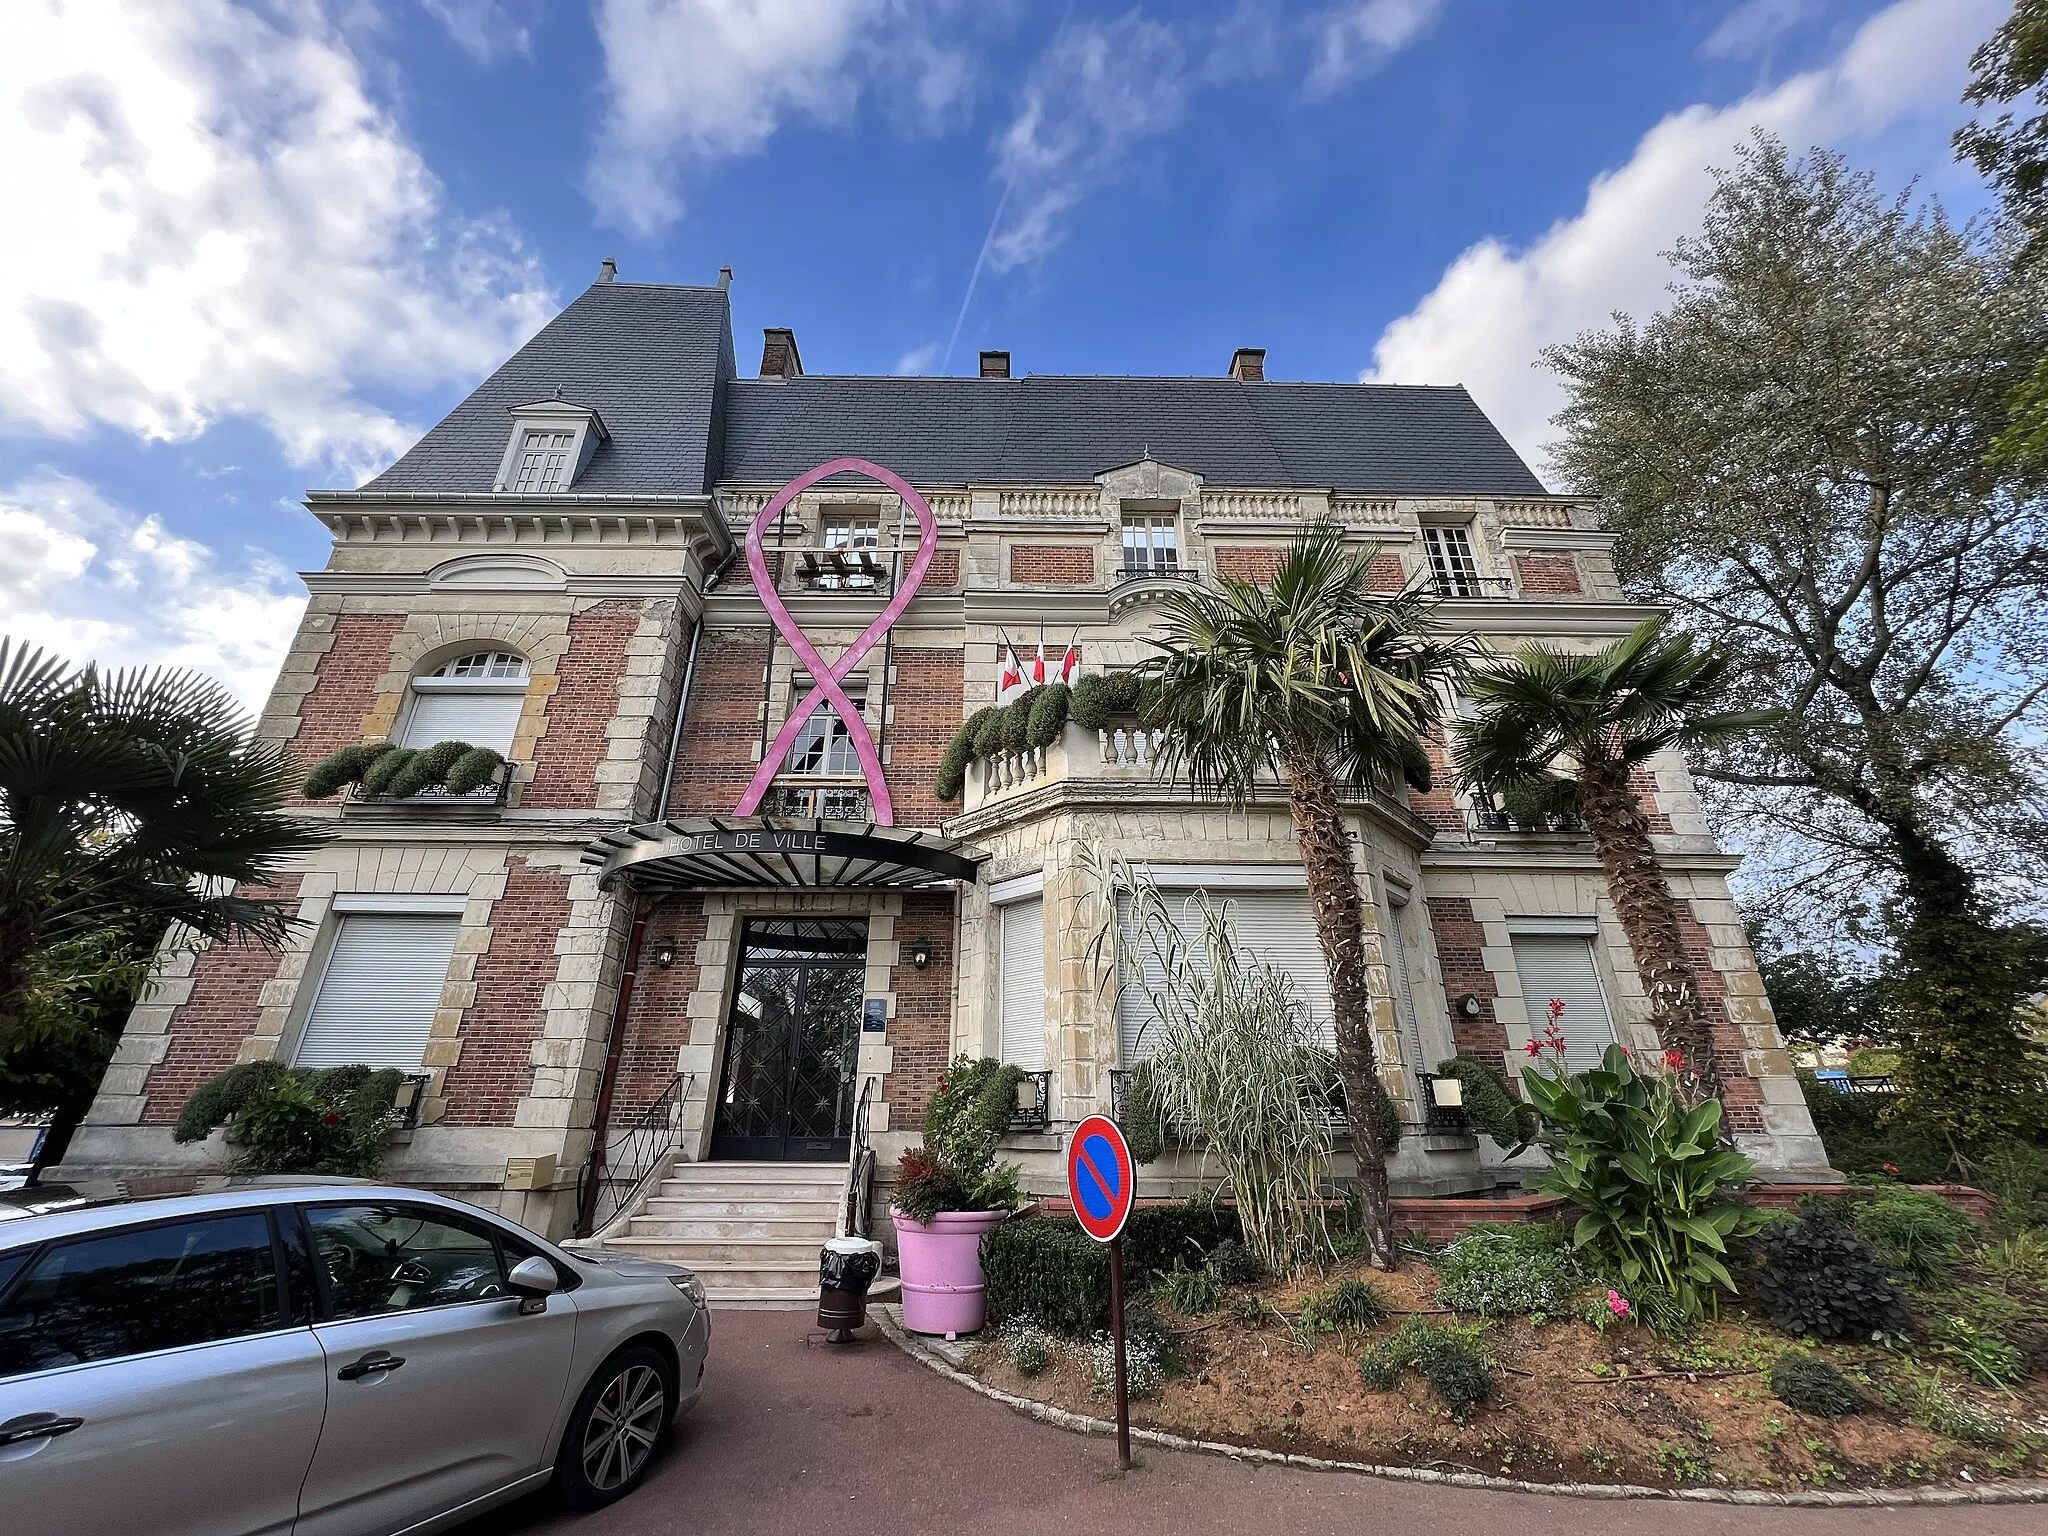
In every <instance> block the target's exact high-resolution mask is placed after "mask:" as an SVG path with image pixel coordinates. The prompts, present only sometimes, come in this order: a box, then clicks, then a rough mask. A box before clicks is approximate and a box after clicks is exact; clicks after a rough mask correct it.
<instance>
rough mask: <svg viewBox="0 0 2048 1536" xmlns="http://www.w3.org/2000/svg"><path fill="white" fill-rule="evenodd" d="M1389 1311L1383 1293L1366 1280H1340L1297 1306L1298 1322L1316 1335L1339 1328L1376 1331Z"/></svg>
mask: <svg viewBox="0 0 2048 1536" xmlns="http://www.w3.org/2000/svg"><path fill="white" fill-rule="evenodd" d="M1390 1310H1391V1309H1390V1308H1389V1306H1388V1304H1387V1295H1386V1292H1384V1291H1382V1290H1381V1289H1380V1288H1379V1287H1378V1286H1377V1285H1375V1284H1374V1283H1373V1282H1372V1281H1370V1280H1359V1279H1354V1280H1342V1281H1339V1282H1338V1283H1337V1284H1336V1285H1333V1286H1331V1287H1330V1288H1329V1289H1328V1290H1326V1291H1317V1292H1315V1293H1314V1294H1313V1295H1311V1296H1309V1297H1308V1298H1307V1299H1306V1300H1305V1301H1303V1302H1302V1304H1301V1321H1302V1323H1303V1325H1304V1326H1305V1327H1308V1328H1310V1329H1312V1330H1314V1331H1316V1332H1319V1333H1331V1332H1334V1331H1336V1330H1337V1329H1340V1328H1377V1327H1378V1326H1379V1325H1380V1324H1381V1323H1383V1322H1385V1321H1386V1320H1387V1314H1388V1312H1389V1311H1390Z"/></svg>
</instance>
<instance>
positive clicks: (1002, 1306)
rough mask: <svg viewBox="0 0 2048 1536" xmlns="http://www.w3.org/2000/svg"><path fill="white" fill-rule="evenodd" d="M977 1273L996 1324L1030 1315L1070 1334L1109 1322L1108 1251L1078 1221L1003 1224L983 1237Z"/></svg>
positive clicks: (1078, 1335)
mask: <svg viewBox="0 0 2048 1536" xmlns="http://www.w3.org/2000/svg"><path fill="white" fill-rule="evenodd" d="M1126 1257H1128V1254H1127V1255H1126ZM981 1273H982V1281H983V1284H984V1286H985V1287H986V1291H985V1294H986V1296H987V1298H988V1310H989V1316H990V1317H991V1318H993V1319H994V1320H995V1321H996V1322H998V1323H1010V1322H1015V1321H1018V1320H1020V1319H1030V1320H1032V1321H1034V1322H1036V1323H1038V1324H1040V1325H1042V1326H1044V1327H1046V1328H1049V1329H1051V1330H1052V1331H1053V1332H1055V1333H1058V1334H1062V1335H1064V1336H1066V1337H1068V1338H1086V1337H1087V1336H1088V1335H1089V1334H1091V1333H1093V1332H1095V1330H1096V1329H1098V1328H1107V1327H1108V1326H1109V1249H1108V1248H1107V1247H1106V1246H1104V1245H1103V1244H1101V1243H1098V1242H1096V1241H1095V1240H1094V1239H1093V1238H1091V1237H1090V1236H1088V1234H1087V1233H1085V1232H1083V1231H1082V1230H1081V1228H1080V1226H1079V1224H1078V1223H1076V1222H1073V1221H1068V1220H1064V1219H1052V1218H1047V1217H1039V1218H1036V1219H1028V1220H1022V1221H1006V1222H1004V1223H1003V1224H1002V1225H1001V1226H999V1227H997V1228H995V1229H994V1230H993V1231H991V1232H990V1233H989V1234H988V1235H987V1236H985V1237H984V1238H982V1240H981ZM1128 1278H1129V1277H1128V1276H1127V1277H1126V1279H1127V1280H1128Z"/></svg>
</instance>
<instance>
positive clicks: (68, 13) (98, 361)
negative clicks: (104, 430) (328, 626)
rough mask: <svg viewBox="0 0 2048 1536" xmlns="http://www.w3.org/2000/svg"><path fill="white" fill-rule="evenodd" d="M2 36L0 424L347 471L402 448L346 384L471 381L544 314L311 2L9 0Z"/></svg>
mask: <svg viewBox="0 0 2048 1536" xmlns="http://www.w3.org/2000/svg"><path fill="white" fill-rule="evenodd" d="M0 34H4V37H5V49H6V59H7V64H6V67H5V68H4V69H0V207H5V208H7V209H8V210H10V213H9V216H8V218H7V225H6V235H5V237H4V238H0V420H4V419H6V418H10V417H11V418H13V420H14V421H15V422H17V423H20V424H25V425H27V426H30V427H32V428H37V429H40V430H42V431H45V432H52V433H60V434H78V433H81V432H84V431H85V430H87V429H88V428H90V427H92V426H93V425H95V424H106V425H110V426H113V427H116V428H118V429H121V430H123V431H126V432H130V433H134V434H136V435H138V436H140V437H143V438H150V439H167V438H187V437H191V436H193V435H196V434H197V433H199V432H202V431H204V430H205V429H206V428H207V426H209V425H210V424H211V423H212V422H214V421H216V420H218V419H220V418H221V417H224V416H243V417H249V418H253V419H254V420H256V421H258V422H260V423H262V425H263V426H265V427H266V428H268V429H269V430H270V432H272V433H273V434H274V435H275V436H276V437H277V439H278V441H279V442H280V443H281V445H282V446H283V448H284V450H285V451H286V452H287V453H288V454H289V455H290V456H291V457H292V458H293V459H294V460H295V461H298V462H301V463H315V462H317V463H321V464H323V465H324V466H326V467H327V468H328V469H329V470H330V471H333V472H336V473H338V474H343V475H346V474H355V473H361V472H364V471H366V470H369V469H373V468H375V467H377V466H378V465H379V464H381V463H382V462H383V461H385V460H386V459H388V458H389V457H390V456H391V455H392V454H394V453H396V452H397V451H399V450H400V449H402V448H403V447H405V446H406V445H407V444H408V443H410V441H411V440H412V438H413V437H414V436H415V435H416V433H415V431H414V429H413V428H411V427H408V426H406V425H404V424H402V423H401V422H399V421H398V420H396V419H395V418H394V417H393V416H392V414H391V413H390V412H389V411H388V410H386V409H384V408H383V407H382V406H380V405H378V404H376V403H374V402H373V401H371V400H370V399H368V398H366V397H365V395H364V394H363V393H362V391H363V390H364V389H366V388H374V387H377V386H388V387H392V388H396V389H401V390H415V389H421V388H426V387H430V386H432V385H434V384H436V383H439V382H441V381H443V380H446V379H450V378H460V377H465V376H469V375H473V374H475V373H477V372H479V371H481V370H483V369H485V368H487V367H489V366H491V365H492V364H494V363H496V362H497V361H499V360H500V359H501V358H502V357H503V356H504V355H505V353H506V352H507V351H508V350H509V349H510V348H511V346H512V345H513V344H515V343H516V342H517V341H518V340H519V339H520V338H521V337H523V336H525V335H527V334H530V333H531V332H532V330H533V329H535V328H536V327H537V326H538V325H539V324H540V323H541V321H542V320H544V319H545V318H546V315H547V314H548V312H549V311H550V309H551V308H552V300H551V297H550V295H549V294H548V293H547V292H545V290H544V287H543V284H542V281H541V276H540V272H539V269H538V265H537V263H536V262H535V260H534V259H533V258H532V257H531V256H529V255H528V254H527V253H525V252H524V251H523V250H522V248H521V247H520V245H519V242H518V240H517V238H516V237H515V236H514V235H513V234H512V233H511V232H510V231H509V230H508V229H506V228H504V227H503V226H502V225H499V224H493V223H478V222H469V223H462V222H458V221H454V220H451V219H450V218H449V217H448V216H447V214H446V213H445V211H444V210H443V208H442V206H441V195H440V189H439V186H438V185H437V183H436V182H435V180H434V178H433V176H432V175H431V174H430V173H429V172H428V170H427V168H426V165H425V164H424V162H422V160H421V159H420V156H419V154H418V153H417V152H416V151H415V150H414V149H413V147H412V146H411V144H410V143H409V142H408V141H407V140H406V138H405V137H404V135H403V134H402V133H401V132H400V130H399V128H398V127H397V125H396V124H395V123H394V122H393V121H392V120H391V119H390V117H389V116H388V115H387V114H386V113H385V112H384V111H383V110H382V109H381V108H379V107H378V106H377V105H376V104H375V103H374V102H373V101H372V100H371V99H370V97H369V95H368V93H367V91H366V89H365V87H364V82H363V74H362V70H361V68H360V67H359V65H358V63H357V60H356V59H355V57H354V55H353V54H352V53H351V52H350V51H349V49H348V47H347V45H346V42H345V41H344V39H343V38H342V37H341V35H340V34H339V33H338V32H337V31H336V30H335V29H334V28H333V27H332V26H331V25H330V24H329V22H328V20H327V18H326V16H325V14H324V13H323V12H322V11H321V10H320V9H319V8H318V6H317V5H315V4H314V3H313V0H281V3H279V4H277V5H274V6H270V7H266V8H265V9H263V10H262V11H252V10H245V9H241V8H239V7H236V6H234V5H231V4H229V3H227V0H180V3H178V4H176V5H165V4H161V3H159V0H63V3H60V0H12V3H11V4H9V5H8V6H7V7H6V16H5V22H4V25H0Z"/></svg>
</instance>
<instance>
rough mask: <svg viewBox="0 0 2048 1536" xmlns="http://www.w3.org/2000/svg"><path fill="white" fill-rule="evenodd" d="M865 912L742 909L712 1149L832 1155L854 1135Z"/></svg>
mask: <svg viewBox="0 0 2048 1536" xmlns="http://www.w3.org/2000/svg"><path fill="white" fill-rule="evenodd" d="M867 953H868V925H867V920H866V919H865V918H857V917H856V918H843V917H834V918H803V917H797V918H749V919H747V920H746V922H745V923H744V924H743V925H742V927H741V930H740V963H739V984H738V986H737V987H735V988H734V990H733V1004H732V1014H731V1017H730V1018H729V1019H728V1021H727V1023H726V1042H725V1073H724V1078H723V1080H722V1082H721V1083H720V1086H719V1095H718V1110H717V1114H716V1116H715V1118H714V1120H713V1122H712V1130H711V1155H712V1156H713V1157H714V1158H728V1159H734V1160H740V1161H751V1162H806V1163H821V1162H838V1161H842V1160H844V1159H845V1157H846V1155H847V1151H848V1149H849V1147H850V1145H851V1142H852V1137H853V1109H854V1095H855V1092H856V1089H857V1083H858V1076H857V1072H856V1062H857V1058H858V1053H859V1050H860V1023H861V1003H862V1001H863V999H864V998H865V996H866V993H867V985H866V983H867Z"/></svg>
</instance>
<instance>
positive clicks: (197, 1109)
mask: <svg viewBox="0 0 2048 1536" xmlns="http://www.w3.org/2000/svg"><path fill="white" fill-rule="evenodd" d="M404 1081H405V1074H403V1073H402V1072H399V1071H396V1070H394V1069H385V1070H381V1071H373V1070H371V1069H370V1068H369V1067H365V1066H360V1065H357V1066H346V1067H320V1068H311V1067H285V1066H281V1065H280V1064H278V1063H277V1062H274V1061H250V1062H243V1063H242V1064H240V1065H239V1066H233V1067H230V1068H228V1070H227V1071H225V1072H223V1073H221V1074H219V1075H218V1076H217V1077H213V1078H209V1079H208V1080H207V1081H206V1082H204V1083H202V1084H200V1086H199V1088H198V1089H197V1090H196V1091H195V1092H194V1093H193V1095H192V1097H191V1098H190V1099H188V1100H186V1102H185V1107H184V1109H183V1110H182V1111H180V1113H179V1115H178V1121H177V1124H176V1125H175V1126H174V1127H173V1128H172V1131H171V1137H172V1139H173V1140H174V1141H180V1142H192V1141H203V1140H205V1138H206V1137H207V1136H208V1135H209V1134H210V1133H211V1132H212V1131H213V1130H214V1129H215V1128H216V1127H218V1126H222V1125H226V1126H227V1127H228V1128H229V1130H228V1139H229V1142H230V1144H231V1145H233V1146H235V1147H236V1148H237V1149H238V1150H237V1152H236V1155H235V1167H236V1169H237V1171H239V1172H244V1173H326V1174H341V1175H346V1176H349V1177H355V1178H367V1177H369V1176H370V1175H372V1174H374V1173H376V1171H377V1170H378V1168H379V1167H380V1166H381V1165H382V1163H383V1161H384V1150H385V1146H386V1144H387V1143H388V1141H389V1138H390V1130H391V1107H392V1104H393V1103H394V1102H395V1100H396V1099H397V1097H398V1088H399V1085H400V1084H401V1083H403V1082H404Z"/></svg>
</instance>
